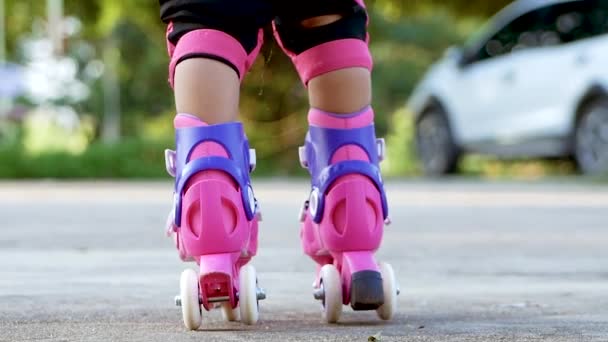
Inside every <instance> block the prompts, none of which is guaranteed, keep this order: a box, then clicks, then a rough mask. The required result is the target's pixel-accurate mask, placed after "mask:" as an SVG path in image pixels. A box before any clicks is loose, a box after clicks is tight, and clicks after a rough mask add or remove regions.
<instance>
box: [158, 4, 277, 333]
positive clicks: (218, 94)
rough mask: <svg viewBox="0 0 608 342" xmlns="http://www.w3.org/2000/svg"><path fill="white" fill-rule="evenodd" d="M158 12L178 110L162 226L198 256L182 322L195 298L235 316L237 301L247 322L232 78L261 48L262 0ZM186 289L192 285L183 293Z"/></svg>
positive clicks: (246, 197)
mask: <svg viewBox="0 0 608 342" xmlns="http://www.w3.org/2000/svg"><path fill="white" fill-rule="evenodd" d="M161 17H162V19H163V21H165V22H166V23H167V24H168V25H169V26H168V30H167V43H168V48H169V54H170V56H171V62H170V66H169V72H170V73H169V80H170V83H171V85H172V86H173V89H174V92H175V100H176V105H177V111H178V114H177V116H176V117H175V120H174V126H175V131H176V151H167V154H166V155H167V158H166V159H167V169H168V171H169V173H170V174H172V175H174V176H175V178H176V182H175V194H174V201H175V206H174V210H173V212H172V214H171V215H170V220H169V226H170V230H171V231H173V232H175V233H176V234H175V235H176V236H177V244H178V249H179V251H180V256H181V257H182V258H183V259H190V258H191V259H194V260H195V261H196V262H197V264H199V274H197V275H196V276H191V275H188V276H186V277H185V278H182V282H183V283H184V282H185V283H187V284H182V291H186V294H183V293H182V297H184V296H186V297H188V298H190V299H191V301H187V300H184V299H183V300H182V309H183V312H184V322H185V324H186V326H187V327H188V328H190V329H196V328H197V327H198V324H200V314H197V306H198V309H200V305H202V306H203V307H204V308H205V309H211V308H213V307H214V306H215V305H218V304H221V305H222V306H223V307H224V309H225V312H226V313H227V314H228V315H227V317H228V318H231V319H233V318H234V314H233V312H232V309H234V308H235V307H236V306H237V304H238V305H240V307H241V315H242V319H243V320H244V321H245V322H246V323H254V322H255V321H256V320H257V299H258V298H257V289H256V286H255V274H253V275H252V273H251V272H252V271H251V270H252V268H251V267H250V266H245V264H246V263H247V262H248V261H249V260H250V259H251V257H252V256H253V255H255V253H256V250H257V216H256V214H257V202H256V200H255V197H254V194H253V190H252V187H251V181H250V178H249V173H250V172H251V171H252V170H253V167H254V165H255V154H254V153H253V152H252V150H250V149H249V145H248V141H247V138H246V137H245V134H244V130H243V127H242V124H241V123H239V122H235V121H236V120H237V114H238V100H239V87H240V82H241V80H242V79H243V77H244V76H245V74H246V73H247V71H248V69H249V67H250V66H251V64H252V63H253V60H254V59H255V57H256V55H257V53H258V51H259V48H260V45H261V38H262V36H261V30H260V27H261V26H262V25H263V24H264V23H263V22H262V21H263V20H266V21H269V20H270V18H271V12H270V8H267V6H266V4H265V1H262V0H260V1H255V0H224V1H216V0H161ZM264 18H266V19H264ZM188 272H189V273H188V274H191V273H192V272H191V271H188ZM191 279H195V284H194V285H192V284H189V282H191V281H192V280H191ZM239 279H240V283H239ZM244 281H245V283H243V282H244ZM244 286H245V287H244ZM184 289H186V290H184ZM188 289H194V290H192V291H197V290H198V294H196V293H195V294H193V295H191V296H188V293H187V290H188ZM199 298H200V300H201V302H200V304H199V303H198V300H199ZM190 302H192V303H190ZM189 303H190V304H189ZM184 308H186V309H184ZM193 316H197V317H194V319H193Z"/></svg>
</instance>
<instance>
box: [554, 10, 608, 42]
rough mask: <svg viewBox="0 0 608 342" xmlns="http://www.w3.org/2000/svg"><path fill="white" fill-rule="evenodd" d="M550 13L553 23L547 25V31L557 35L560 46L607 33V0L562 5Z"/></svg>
mask: <svg viewBox="0 0 608 342" xmlns="http://www.w3.org/2000/svg"><path fill="white" fill-rule="evenodd" d="M552 11H553V12H554V15H553V17H555V22H551V23H548V30H551V31H553V32H554V33H555V34H557V35H558V36H559V39H560V43H562V44H567V43H571V42H575V41H578V40H582V39H587V38H592V37H595V36H598V35H601V34H605V33H608V1H607V0H587V1H577V2H571V3H563V4H560V5H556V6H554V7H553V8H552Z"/></svg>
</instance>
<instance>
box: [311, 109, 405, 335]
mask: <svg viewBox="0 0 608 342" xmlns="http://www.w3.org/2000/svg"><path fill="white" fill-rule="evenodd" d="M373 117H374V115H373V111H372V109H371V108H366V109H365V110H363V111H361V112H359V113H354V114H351V115H336V114H331V113H326V112H322V111H320V110H317V109H312V110H311V111H310V113H309V116H308V120H309V123H310V128H309V131H308V134H307V136H306V144H305V146H303V147H301V148H300V161H301V163H302V166H303V167H304V168H307V169H308V171H309V173H310V175H311V180H312V181H311V183H312V190H311V193H310V196H309V198H308V199H307V200H306V201H305V202H304V206H303V207H302V211H301V213H300V220H301V222H302V223H303V224H302V230H301V240H302V245H303V248H304V252H305V253H306V254H307V255H309V256H310V257H311V258H312V259H313V260H314V261H315V262H316V263H317V264H318V270H317V277H316V280H315V283H314V296H315V298H316V299H318V300H321V301H322V303H323V310H324V319H325V320H326V321H327V322H329V323H334V322H337V321H338V319H339V318H340V314H341V312H342V305H349V304H350V306H351V307H352V308H353V309H354V310H357V311H358V310H376V311H377V313H378V315H379V317H380V318H382V319H385V320H388V319H391V318H392V316H393V314H394V312H395V309H396V304H397V302H396V296H397V294H398V289H397V285H396V280H395V276H394V273H393V270H392V267H391V266H390V265H389V264H386V263H378V262H377V261H376V259H375V258H374V252H376V250H378V248H379V247H380V243H381V240H382V235H383V230H384V225H385V223H386V224H388V223H389V219H388V208H387V201H386V196H385V193H384V187H383V181H382V177H381V175H380V169H379V162H380V161H381V160H382V159H383V158H384V140H382V139H376V136H375V130H374V125H373Z"/></svg>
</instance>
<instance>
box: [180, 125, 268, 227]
mask: <svg viewBox="0 0 608 342" xmlns="http://www.w3.org/2000/svg"><path fill="white" fill-rule="evenodd" d="M175 134H176V135H175V136H176V146H177V152H176V161H175V169H176V181H175V193H176V194H179V195H178V196H176V200H175V202H176V207H175V224H176V225H177V226H178V227H179V226H180V223H181V207H182V206H181V198H182V195H183V190H184V187H185V185H186V183H188V180H189V179H190V178H191V177H192V176H194V175H195V174H197V173H198V172H201V171H206V170H219V171H224V172H226V173H227V174H229V175H230V176H231V177H232V178H233V179H234V181H235V182H236V183H238V185H239V189H241V196H242V199H243V206H244V208H245V213H246V216H247V219H248V220H252V219H253V217H254V214H255V211H256V203H255V202H256V201H255V197H254V196H253V191H252V190H251V184H250V183H251V182H250V178H249V172H250V167H251V165H250V160H249V156H250V154H249V142H248V141H247V138H246V137H245V132H244V130H243V126H242V124H241V123H237V122H234V123H226V124H219V125H212V126H204V127H188V128H179V129H177V130H176V132H175ZM204 142H215V143H217V144H219V145H221V146H222V147H223V148H224V150H225V151H226V152H227V154H228V158H225V157H219V156H208V157H202V158H197V159H195V160H189V159H190V156H191V155H192V152H193V151H194V149H195V148H196V146H198V145H200V144H201V143H204Z"/></svg>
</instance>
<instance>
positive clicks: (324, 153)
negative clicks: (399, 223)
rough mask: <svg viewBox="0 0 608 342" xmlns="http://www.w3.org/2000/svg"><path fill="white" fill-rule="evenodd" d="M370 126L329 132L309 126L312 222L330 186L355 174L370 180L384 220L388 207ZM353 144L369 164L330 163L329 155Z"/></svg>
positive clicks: (307, 152)
mask: <svg viewBox="0 0 608 342" xmlns="http://www.w3.org/2000/svg"><path fill="white" fill-rule="evenodd" d="M378 144H379V140H376V133H375V129H374V125H369V126H366V127H362V128H354V129H332V128H322V127H316V126H310V128H309V131H308V134H307V135H306V145H305V152H304V153H305V157H306V164H307V165H306V166H307V168H308V171H309V172H310V175H311V180H312V192H311V196H310V201H316V203H314V204H311V205H310V208H311V209H313V208H314V210H311V212H310V213H311V215H312V217H313V220H314V221H315V222H316V223H320V222H321V218H322V217H323V208H324V203H325V194H326V193H327V190H328V188H329V186H331V184H332V183H333V182H334V181H335V180H336V179H338V178H339V177H341V176H344V175H348V174H359V175H364V176H367V177H368V178H369V179H371V180H372V181H373V182H374V184H375V185H376V187H377V188H378V191H379V192H380V195H381V198H382V210H383V214H384V219H386V218H387V217H388V205H387V200H386V194H385V192H384V185H383V181H382V176H381V174H380V168H379V163H380V156H379V149H378V146H379V145H378ZM347 145H356V146H358V147H360V148H361V149H363V150H364V151H365V153H366V154H367V156H368V158H369V162H367V161H361V160H347V161H341V162H338V163H335V164H331V159H332V157H333V155H334V154H335V153H336V151H338V149H340V148H341V147H343V146H347Z"/></svg>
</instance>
